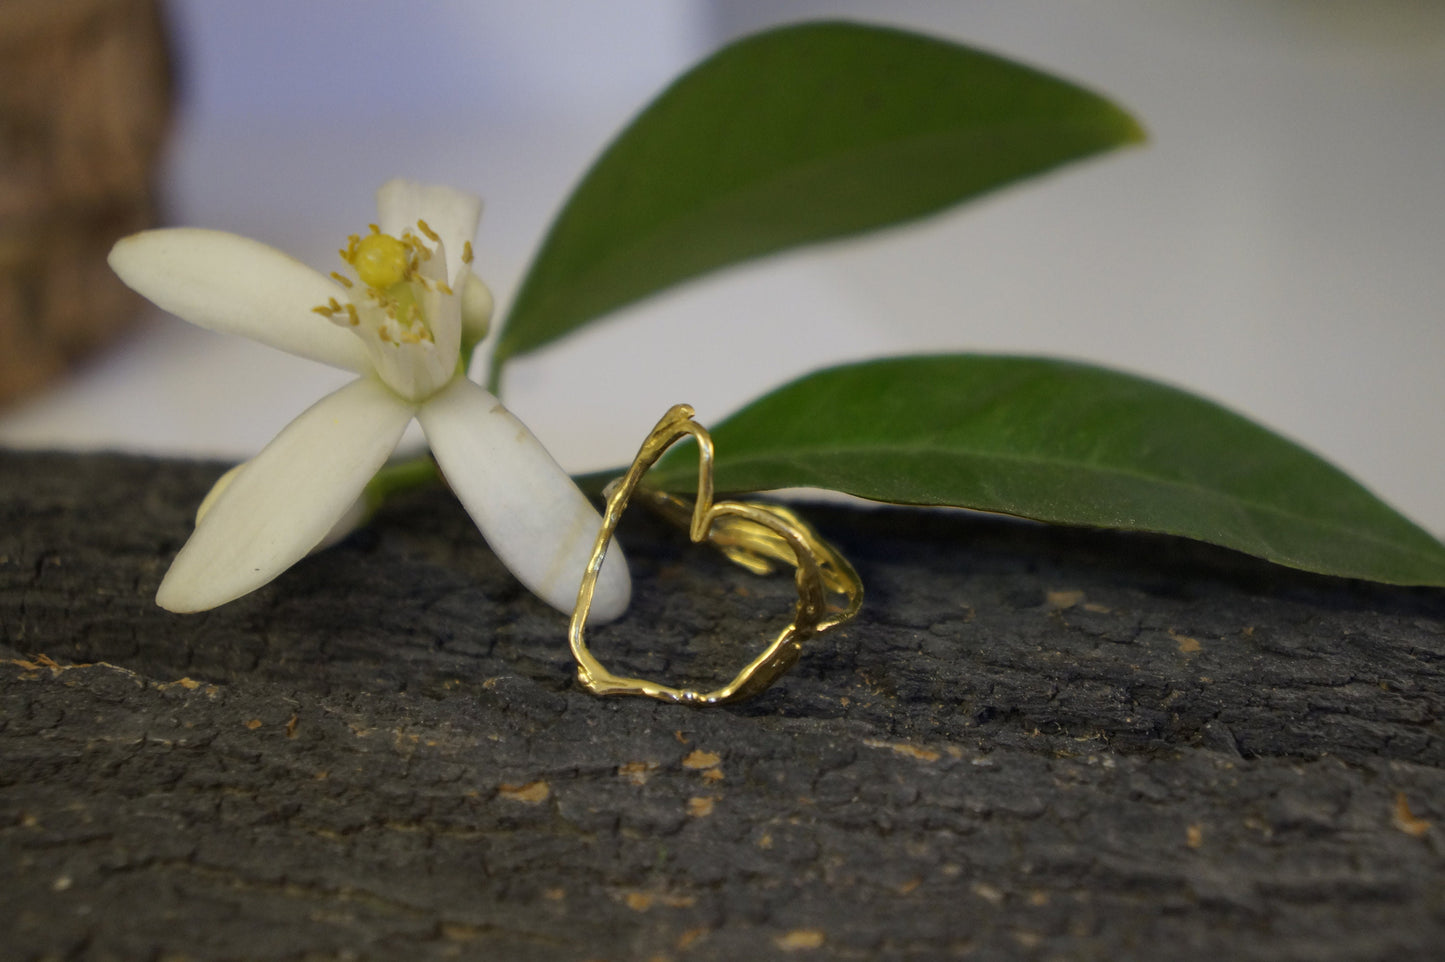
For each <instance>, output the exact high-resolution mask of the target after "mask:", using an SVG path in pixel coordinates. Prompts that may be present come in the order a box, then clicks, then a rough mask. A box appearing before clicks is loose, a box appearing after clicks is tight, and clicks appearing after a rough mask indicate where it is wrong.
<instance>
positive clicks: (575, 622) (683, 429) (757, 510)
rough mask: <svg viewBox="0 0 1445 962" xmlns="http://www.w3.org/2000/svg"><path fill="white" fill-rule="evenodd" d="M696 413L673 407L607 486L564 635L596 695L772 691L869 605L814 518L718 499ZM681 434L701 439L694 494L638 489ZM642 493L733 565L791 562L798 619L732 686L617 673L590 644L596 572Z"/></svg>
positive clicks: (701, 696) (723, 698) (712, 698)
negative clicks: (813, 643) (833, 599)
mask: <svg viewBox="0 0 1445 962" xmlns="http://www.w3.org/2000/svg"><path fill="white" fill-rule="evenodd" d="M692 415H693V410H692V408H690V407H688V406H687V405H686V404H678V405H675V406H674V407H673V408H672V409H671V410H670V411H668V412H667V414H665V415H663V418H662V420H660V421H658V422H657V426H656V427H655V428H653V429H652V433H651V434H649V435H648V436H647V439H646V440H645V441H643V442H642V447H641V448H640V449H638V452H637V457H636V458H635V459H634V460H633V462H632V467H631V468H629V469H628V471H627V474H626V475H624V476H623V477H622V478H620V479H618V480H617V481H614V482H613V483H612V484H611V485H609V486H608V489H607V510H606V512H605V513H604V514H603V517H602V529H601V530H600V531H599V532H598V533H597V541H596V543H595V544H594V545H593V548H592V556H591V558H590V559H588V562H587V569H586V571H585V572H583V575H582V585H581V587H579V588H578V590H577V606H576V608H574V609H573V611H572V623H571V625H570V626H569V628H568V632H567V639H568V642H569V643H570V644H571V646H572V657H573V658H575V659H577V680H578V681H580V682H581V683H582V685H583V687H585V688H586V689H587V690H588V691H590V692H592V693H593V694H596V695H643V696H646V697H648V698H657V699H659V700H661V701H669V702H677V703H680V704H684V705H721V704H723V703H725V702H731V701H740V700H742V699H744V698H751V697H752V696H753V695H756V694H758V693H759V692H761V691H763V690H764V689H766V688H767V687H768V686H769V685H771V684H772V683H773V682H775V681H777V680H778V678H779V677H780V676H781V675H782V674H783V673H784V672H786V671H787V670H788V669H789V668H791V667H792V666H793V664H794V663H795V662H796V661H797V660H798V656H799V654H801V652H802V649H803V642H805V641H807V640H808V639H809V638H812V637H815V636H817V635H821V634H822V633H823V632H825V631H828V630H829V629H831V628H836V627H837V626H838V625H841V624H843V623H844V622H846V621H848V620H849V619H851V618H852V617H853V616H854V615H856V614H857V613H858V609H859V608H860V607H861V606H862V604H863V583H862V582H861V581H859V580H858V573H857V572H856V571H854V570H853V566H852V565H850V564H849V563H848V560H847V559H846V558H844V557H843V556H842V555H841V554H839V553H838V551H837V549H836V548H834V547H833V546H832V545H830V544H828V542H826V541H824V540H823V539H822V538H821V537H819V536H818V533H817V532H816V531H814V530H813V529H812V528H811V527H810V526H809V525H808V524H807V522H805V521H803V519H801V518H799V517H798V516H797V515H796V514H794V513H793V512H792V511H790V510H788V509H787V508H785V507H782V506H781V505H776V504H767V503H763V502H744V501H717V502H714V501H713V475H712V461H713V447H712V438H711V437H710V436H709V435H708V433H707V431H706V430H705V429H704V428H703V427H702V426H701V425H699V424H698V423H697V422H695V421H693V420H692ZM684 437H692V438H693V439H694V440H696V441H697V448H698V473H697V498H696V500H695V501H692V502H689V501H688V500H687V499H686V498H680V497H677V496H676V495H671V494H667V493H665V492H662V491H654V490H652V489H649V488H643V487H640V483H641V481H642V477H643V475H645V474H646V473H647V472H648V471H649V470H650V469H651V468H652V466H653V465H654V464H656V463H657V460H658V458H660V457H662V455H663V452H665V451H666V450H667V449H668V448H670V447H672V445H674V444H676V443H677V442H678V441H680V440H681V439H683V438H684ZM634 495H636V496H640V497H643V498H645V499H647V501H648V502H649V503H650V504H651V505H652V507H654V508H656V509H657V510H659V511H660V512H661V513H662V514H664V515H666V516H668V517H670V518H673V519H674V520H676V521H678V522H679V523H681V524H683V525H685V526H686V527H687V529H688V534H689V536H690V537H691V538H692V540H693V541H694V542H695V543H700V542H702V541H711V542H712V544H713V545H714V546H716V547H717V548H718V549H719V550H721V551H722V552H723V554H725V555H727V557H728V558H729V559H730V560H731V561H733V562H734V563H736V564H739V565H742V566H743V567H745V568H747V569H748V570H749V571H752V572H754V573H755V574H767V573H768V572H770V571H772V570H773V569H774V567H775V566H776V563H778V562H781V563H784V564H789V565H792V566H793V567H794V569H795V570H794V577H793V580H794V583H795V584H796V585H797V589H798V602H797V606H796V607H795V608H794V610H793V620H792V621H791V622H790V623H789V624H788V626H787V627H786V628H784V629H783V630H782V632H780V633H779V634H778V636H777V638H775V639H773V642H772V644H770V645H768V647H767V648H766V649H765V650H764V651H763V653H762V654H760V655H758V657H756V658H754V659H753V660H752V661H751V662H749V663H748V664H747V666H745V667H744V668H743V670H742V671H740V672H738V674H737V676H736V677H734V678H733V680H732V681H730V682H729V683H728V684H726V685H724V686H723V687H722V688H718V689H714V690H713V691H695V690H693V689H691V688H673V687H671V686H669V685H663V684H660V683H658V682H652V681H647V680H645V679H642V678H624V677H620V676H618V675H614V674H612V673H611V672H610V671H608V670H607V669H606V668H604V667H602V664H601V663H600V662H598V660H597V659H596V658H595V657H593V655H592V653H591V652H590V651H589V650H588V649H587V642H586V640H585V639H584V629H585V626H586V624H587V614H588V612H589V611H591V609H592V593H593V591H594V590H595V588H596V586H597V574H598V572H599V571H601V570H602V561H603V559H604V558H605V557H606V556H607V546H608V545H609V544H611V542H612V535H613V532H614V531H616V530H617V523H618V521H619V520H621V518H622V512H623V511H625V510H626V509H627V505H628V503H629V502H630V501H631V500H632V498H633V496H634ZM830 595H842V596H843V598H842V604H841V605H839V604H829V596H830Z"/></svg>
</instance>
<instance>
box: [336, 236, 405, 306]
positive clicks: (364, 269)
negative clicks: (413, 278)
mask: <svg viewBox="0 0 1445 962" xmlns="http://www.w3.org/2000/svg"><path fill="white" fill-rule="evenodd" d="M372 230H373V233H371V234H368V235H367V236H366V237H363V238H361V239H360V240H359V241H357V243H356V244H355V245H354V246H353V248H352V250H351V252H350V253H351V256H350V257H348V258H347V260H348V261H350V262H351V266H352V267H354V268H356V276H357V277H359V278H361V282H362V283H363V284H365V285H366V286H367V287H371V288H375V289H376V290H381V291H384V290H387V289H388V288H391V287H393V286H395V285H396V284H399V283H401V282H402V281H403V280H405V279H406V277H407V274H408V273H410V270H411V258H410V257H409V256H408V251H407V246H406V245H405V244H403V243H402V242H401V241H399V240H397V239H396V238H395V237H392V236H391V235H390V234H382V233H379V232H376V226H375V225H372Z"/></svg>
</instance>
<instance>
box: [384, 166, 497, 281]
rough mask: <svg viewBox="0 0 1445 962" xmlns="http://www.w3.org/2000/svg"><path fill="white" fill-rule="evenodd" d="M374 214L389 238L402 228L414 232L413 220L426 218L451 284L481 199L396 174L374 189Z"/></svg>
mask: <svg viewBox="0 0 1445 962" xmlns="http://www.w3.org/2000/svg"><path fill="white" fill-rule="evenodd" d="M376 214H377V218H378V219H379V221H380V223H379V224H378V225H377V226H378V227H380V228H381V232H382V233H383V234H390V235H392V236H393V237H400V236H401V235H402V232H403V231H406V230H411V231H412V232H413V233H415V228H416V222H417V221H418V220H424V221H426V225H427V226H428V227H430V228H431V229H432V230H433V231H435V232H436V235H437V236H438V237H440V238H441V239H442V246H443V247H445V249H446V256H447V282H448V283H450V284H453V285H455V283H456V279H457V275H458V274H460V273H461V269H462V249H463V247H464V246H465V245H466V244H468V243H470V242H471V240H472V239H473V238H474V237H476V236H477V225H479V224H480V223H481V222H482V199H481V198H480V197H478V196H477V195H475V194H468V193H467V192H466V191H462V190H457V189H456V188H455V187H448V186H446V185H445V184H419V183H417V182H416V181H414V180H404V179H402V178H400V177H398V178H396V179H395V180H389V181H387V182H386V183H384V184H382V185H381V188H380V189H379V190H377V192H376Z"/></svg>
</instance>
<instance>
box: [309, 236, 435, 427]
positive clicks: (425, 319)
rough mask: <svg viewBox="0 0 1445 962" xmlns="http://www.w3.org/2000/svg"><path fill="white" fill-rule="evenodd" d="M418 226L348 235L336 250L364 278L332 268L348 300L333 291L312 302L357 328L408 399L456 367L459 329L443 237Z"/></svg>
mask: <svg viewBox="0 0 1445 962" xmlns="http://www.w3.org/2000/svg"><path fill="white" fill-rule="evenodd" d="M416 229H417V231H419V232H420V236H418V234H415V233H413V232H412V231H410V230H408V231H405V232H403V233H402V235H401V236H400V237H393V236H392V235H390V234H383V233H382V232H381V228H379V227H377V226H376V225H375V224H372V225H371V232H370V233H369V234H366V235H365V236H362V235H360V234H352V235H351V236H350V237H348V238H347V242H346V246H345V247H343V248H341V250H340V251H339V253H340V254H341V259H342V260H344V261H345V262H346V263H347V265H348V266H350V267H351V269H352V270H353V271H354V272H355V275H356V280H357V281H360V283H359V284H357V283H355V282H353V281H352V279H351V278H350V277H347V276H346V275H344V274H341V273H337V272H333V273H332V275H331V277H332V278H333V279H334V280H335V281H336V282H337V283H338V284H340V285H341V286H342V287H345V288H346V292H347V296H346V303H344V304H343V303H342V302H341V301H339V300H337V299H336V298H332V299H331V300H329V301H328V302H327V303H325V304H322V305H320V306H317V307H314V308H312V310H313V311H315V312H316V313H317V314H320V315H321V316H323V317H325V318H327V319H328V320H330V321H332V322H333V323H335V324H339V325H341V326H343V327H349V328H350V329H351V330H352V331H354V332H355V333H356V335H357V336H358V337H360V338H361V339H362V341H363V342H364V343H365V344H366V346H367V350H368V352H369V353H370V354H371V357H372V360H373V361H374V362H375V363H376V370H377V373H378V374H379V375H380V376H381V379H382V380H383V381H384V382H386V384H387V385H388V386H390V387H391V388H392V390H394V391H396V392H397V393H398V394H400V395H402V396H403V397H406V398H409V399H411V400H421V399H423V398H425V397H427V396H429V395H430V394H432V393H433V392H435V391H436V390H438V389H439V388H441V387H442V386H443V385H444V384H446V383H447V381H449V380H450V379H451V377H452V376H453V375H454V374H455V372H456V367H457V359H458V352H459V349H460V333H461V332H460V306H459V298H457V297H456V295H455V294H454V293H453V292H452V289H451V288H450V287H449V286H447V280H446V277H447V275H446V267H445V260H446V255H445V252H444V251H443V249H442V246H441V238H440V237H438V236H437V235H436V233H435V232H434V231H433V230H432V229H431V228H430V227H428V226H427V224H426V221H417V224H416ZM423 238H425V240H423ZM427 242H430V243H431V244H434V245H436V248H435V250H433V248H432V247H431V246H429V245H428V243H427Z"/></svg>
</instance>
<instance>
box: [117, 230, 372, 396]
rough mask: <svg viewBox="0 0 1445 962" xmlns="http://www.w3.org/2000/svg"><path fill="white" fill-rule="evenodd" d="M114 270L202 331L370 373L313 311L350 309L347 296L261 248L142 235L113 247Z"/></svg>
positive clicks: (195, 236) (242, 241) (213, 237)
mask: <svg viewBox="0 0 1445 962" xmlns="http://www.w3.org/2000/svg"><path fill="white" fill-rule="evenodd" d="M110 266H111V269H112V270H114V271H115V272H116V274H117V275H119V277H120V279H121V280H122V281H124V282H125V283H126V284H127V285H128V286H130V287H131V288H133V289H134V290H135V291H137V292H138V293H139V294H141V295H142V296H143V297H146V298H148V299H149V300H151V301H153V302H154V303H155V304H156V305H157V306H158V307H160V308H162V309H163V310H166V311H169V312H170V313H172V314H174V315H176V316H177V317H179V318H181V319H182V320H185V321H190V322H191V323H192V324H195V325H197V326H199V327H204V328H208V329H210V330H213V331H221V332H224V333H226V334H240V335H242V336H243V337H249V338H252V339H253V340H257V341H260V342H261V343H263V344H269V345H271V346H272V347H276V348H280V349H281V350H283V351H286V352H288V353H291V354H297V355H299V356H301V357H305V358H310V359H312V360H314V361H320V362H322V363H323V364H330V365H332V366H333V367H339V368H344V369H346V370H348V371H355V372H356V373H358V374H362V373H366V372H368V371H370V370H371V360H370V358H368V357H367V355H366V348H365V347H363V346H362V344H361V341H359V340H358V339H357V338H356V337H355V336H353V335H352V334H351V332H350V331H349V330H346V329H344V328H341V327H339V326H337V325H336V324H333V323H332V322H331V321H329V320H327V319H326V318H324V317H322V316H321V315H320V314H316V313H313V312H312V310H311V309H312V308H313V307H319V306H321V305H323V304H325V303H326V302H327V300H328V299H330V298H335V299H336V300H337V301H339V302H340V303H342V304H345V303H346V292H345V291H344V290H343V289H342V288H341V287H340V286H339V285H337V284H336V283H335V282H333V281H332V280H331V279H330V278H327V277H324V276H323V275H321V274H319V273H318V272H316V271H314V270H312V269H311V268H310V267H307V266H306V265H305V264H302V263H301V262H300V261H298V260H296V259H294V258H292V257H290V256H288V255H286V254H283V253H281V252H280V251H278V250H276V249H275V248H272V247H267V246H266V245H265V244H262V243H260V242H259V241H253V240H251V239H249V238H246V237H240V236H237V235H236V234H227V233H225V232H223V231H214V230H200V229H197V228H190V227H184V228H170V229H167V230H148V231H142V232H141V233H139V234H132V235H131V236H129V237H123V238H121V239H120V240H119V241H117V242H116V244H115V247H113V248H111V252H110Z"/></svg>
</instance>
